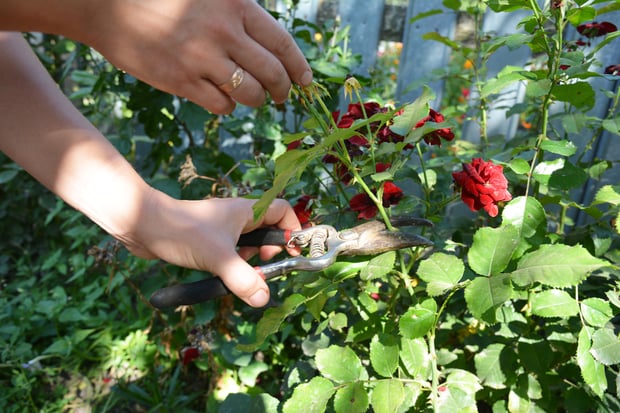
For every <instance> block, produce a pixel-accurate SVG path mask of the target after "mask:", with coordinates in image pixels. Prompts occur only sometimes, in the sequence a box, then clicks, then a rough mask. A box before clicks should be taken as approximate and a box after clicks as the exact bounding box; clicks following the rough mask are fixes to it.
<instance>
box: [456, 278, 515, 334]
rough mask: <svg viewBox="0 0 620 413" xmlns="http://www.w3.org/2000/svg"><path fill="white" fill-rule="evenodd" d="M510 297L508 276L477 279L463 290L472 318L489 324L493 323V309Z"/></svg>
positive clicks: (510, 289)
mask: <svg viewBox="0 0 620 413" xmlns="http://www.w3.org/2000/svg"><path fill="white" fill-rule="evenodd" d="M511 296H512V286H511V285H510V276H509V275H508V274H498V275H495V276H493V277H477V278H475V279H474V280H473V281H472V282H471V283H470V284H469V285H468V286H467V287H466V288H465V301H466V302H467V308H468V309H469V311H470V312H471V313H472V315H473V316H474V317H476V318H477V319H479V320H484V321H487V322H489V323H493V322H495V309H496V308H497V307H499V306H500V305H502V304H503V303H505V302H506V301H508V300H509V299H510V298H511Z"/></svg>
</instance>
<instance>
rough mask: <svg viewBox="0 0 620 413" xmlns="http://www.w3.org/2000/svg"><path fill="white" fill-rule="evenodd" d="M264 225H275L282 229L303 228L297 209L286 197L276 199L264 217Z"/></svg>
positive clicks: (294, 229)
mask: <svg viewBox="0 0 620 413" xmlns="http://www.w3.org/2000/svg"><path fill="white" fill-rule="evenodd" d="M263 225H274V226H277V227H278V228H281V229H290V230H293V231H298V230H300V229H301V224H300V223H299V219H298V218H297V215H296V214H295V211H294V210H293V208H292V207H291V204H289V203H288V202H287V201H285V200H284V199H276V200H274V201H273V202H272V203H271V204H270V205H269V207H268V208H267V211H266V212H265V216H264V217H263Z"/></svg>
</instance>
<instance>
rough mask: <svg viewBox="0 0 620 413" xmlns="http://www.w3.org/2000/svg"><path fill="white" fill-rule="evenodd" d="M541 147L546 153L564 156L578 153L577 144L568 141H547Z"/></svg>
mask: <svg viewBox="0 0 620 413" xmlns="http://www.w3.org/2000/svg"><path fill="white" fill-rule="evenodd" d="M540 147H541V148H542V149H544V150H545V151H548V152H551V153H555V154H558V155H564V156H571V155H574V154H575V152H577V147H576V146H575V144H574V143H572V142H571V141H568V140H559V141H554V140H551V139H545V140H543V141H542V144H541V145H540Z"/></svg>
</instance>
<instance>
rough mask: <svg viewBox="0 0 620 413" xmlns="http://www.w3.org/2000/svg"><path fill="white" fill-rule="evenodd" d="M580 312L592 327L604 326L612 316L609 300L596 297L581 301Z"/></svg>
mask: <svg viewBox="0 0 620 413" xmlns="http://www.w3.org/2000/svg"><path fill="white" fill-rule="evenodd" d="M581 314H582V315H583V319H584V320H585V321H586V323H588V324H589V325H591V326H592V327H604V326H605V325H606V324H607V323H608V322H609V321H610V320H611V318H612V317H613V316H614V314H613V311H612V309H611V305H610V304H609V302H608V301H605V300H603V299H600V298H596V297H593V298H586V299H585V300H583V301H582V302H581Z"/></svg>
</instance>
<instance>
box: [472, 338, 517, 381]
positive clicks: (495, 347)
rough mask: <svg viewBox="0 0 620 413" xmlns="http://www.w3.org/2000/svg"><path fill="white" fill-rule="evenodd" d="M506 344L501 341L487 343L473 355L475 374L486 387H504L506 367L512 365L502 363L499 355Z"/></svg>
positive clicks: (508, 367)
mask: <svg viewBox="0 0 620 413" xmlns="http://www.w3.org/2000/svg"><path fill="white" fill-rule="evenodd" d="M505 348H506V346H505V345H504V344H502V343H493V344H489V345H488V346H487V347H485V348H484V349H482V350H481V351H479V352H477V353H476V355H475V356H474V364H475V366H476V374H477V375H478V377H479V378H480V380H481V381H482V384H484V385H485V386H487V387H491V388H493V389H503V388H505V387H506V374H504V371H505V370H506V369H510V368H512V366H505V365H502V359H501V355H502V352H503V351H504V350H505Z"/></svg>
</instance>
